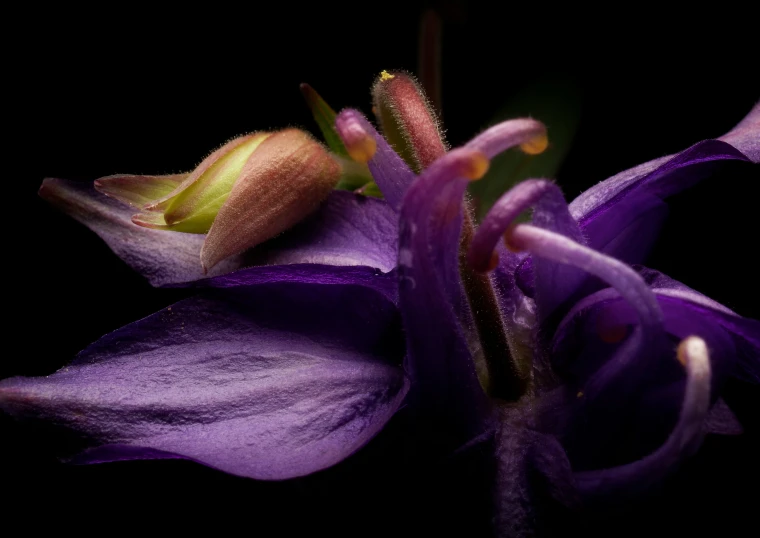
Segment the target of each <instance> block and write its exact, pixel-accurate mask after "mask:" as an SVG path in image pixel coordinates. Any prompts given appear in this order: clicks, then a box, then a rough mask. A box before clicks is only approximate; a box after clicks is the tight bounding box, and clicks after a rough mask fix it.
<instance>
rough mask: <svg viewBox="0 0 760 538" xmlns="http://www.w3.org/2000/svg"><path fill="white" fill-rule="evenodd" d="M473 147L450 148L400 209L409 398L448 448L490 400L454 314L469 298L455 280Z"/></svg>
mask: <svg viewBox="0 0 760 538" xmlns="http://www.w3.org/2000/svg"><path fill="white" fill-rule="evenodd" d="M472 153H473V152H472V151H470V150H461V149H460V150H453V151H451V152H449V153H447V154H446V155H445V156H444V157H442V158H441V159H439V160H438V161H436V162H435V163H433V164H432V165H431V166H430V167H429V168H427V169H426V170H425V171H424V172H423V173H422V174H421V175H420V176H419V178H418V179H417V180H416V181H415V182H414V183H413V184H412V186H411V187H410V189H409V190H408V191H407V194H406V196H405V197H404V203H403V205H402V208H401V230H400V238H399V298H400V302H401V311H402V314H403V319H404V329H405V332H406V341H407V369H408V371H409V373H410V376H411V379H412V383H413V388H414V391H415V395H414V398H413V403H415V404H416V405H417V406H418V410H420V412H421V413H423V415H424V416H425V419H426V422H425V423H424V424H426V425H427V426H429V427H431V428H436V427H438V428H440V431H441V432H445V433H446V434H447V435H449V436H450V438H449V439H447V440H446V442H447V443H449V444H450V445H451V446H452V447H458V446H461V445H464V444H465V443H467V442H468V441H470V440H471V439H472V438H473V437H476V436H477V435H478V434H480V433H482V432H483V429H484V427H485V424H484V417H485V416H486V415H487V401H486V398H485V395H484V393H483V390H482V388H481V386H480V384H479V381H478V378H477V375H476V373H475V367H474V364H473V360H472V357H471V355H470V352H469V351H468V348H467V344H466V342H465V337H464V334H463V332H462V328H461V326H460V324H459V322H458V318H457V311H458V310H459V309H462V308H465V305H466V301H465V299H464V294H463V291H462V286H461V281H460V278H459V234H460V230H461V226H462V199H463V196H464V192H465V189H466V187H467V184H468V181H467V180H466V179H464V178H463V174H462V172H461V170H460V169H459V167H458V161H459V160H460V158H464V159H466V158H467V157H468V156H470V155H471V154H472Z"/></svg>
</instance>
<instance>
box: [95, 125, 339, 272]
mask: <svg viewBox="0 0 760 538" xmlns="http://www.w3.org/2000/svg"><path fill="white" fill-rule="evenodd" d="M341 171H342V168H341V165H340V163H339V162H338V160H337V159H336V157H335V156H333V155H331V154H330V153H329V152H328V151H327V150H326V149H325V148H324V147H323V146H322V145H321V144H319V143H318V142H317V141H316V140H314V139H313V138H312V137H311V136H310V135H308V134H307V133H305V132H303V131H299V130H297V129H287V130H284V131H280V132H276V133H253V134H250V135H246V136H241V137H239V138H236V139H234V140H231V141H230V142H228V143H227V144H225V145H224V146H222V147H221V148H219V149H218V150H216V151H214V152H213V153H212V154H211V155H209V156H208V157H206V158H205V159H204V160H203V161H202V162H201V163H200V164H199V165H198V166H197V167H196V168H195V170H193V171H192V172H191V173H189V174H184V175H174V176H124V175H121V176H109V177H105V178H101V179H99V180H97V181H96V182H95V188H96V189H98V190H99V191H100V192H102V193H104V194H106V195H108V196H111V197H113V198H116V199H118V200H120V201H122V202H124V203H127V204H129V205H131V206H133V207H137V208H138V209H140V210H141V211H142V212H141V213H138V214H137V215H134V216H133V217H132V222H133V223H135V224H137V225H139V226H143V227H146V228H154V229H161V230H169V231H177V232H190V233H208V236H207V237H206V240H205V242H204V246H203V249H202V250H201V264H202V265H203V267H204V270H207V269H210V268H211V267H212V266H214V265H216V264H217V263H218V262H219V261H221V260H222V259H224V258H227V257H228V256H232V255H234V254H238V253H240V252H242V251H243V250H245V249H247V248H250V247H253V246H255V245H257V244H259V243H261V242H262V241H266V240H267V239H270V238H271V237H274V236H275V235H277V234H279V233H281V232H283V231H285V230H286V229H288V228H290V227H291V226H293V225H294V224H296V223H297V222H299V221H300V220H302V219H303V218H304V217H305V216H307V215H308V214H309V213H311V212H312V211H313V210H314V209H316V208H317V206H318V205H319V204H320V202H322V200H324V199H325V198H326V197H327V195H328V194H329V192H330V191H331V190H332V189H333V187H335V184H336V183H337V182H338V180H339V179H340V177H341Z"/></svg>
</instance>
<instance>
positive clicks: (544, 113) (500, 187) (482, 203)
mask: <svg viewBox="0 0 760 538" xmlns="http://www.w3.org/2000/svg"><path fill="white" fill-rule="evenodd" d="M580 108H581V94H580V89H579V88H578V86H577V85H576V84H575V83H574V82H572V81H570V80H567V79H551V80H543V81H540V82H537V83H535V84H532V85H530V86H527V87H525V88H523V89H522V90H521V91H519V92H518V93H517V94H516V95H515V96H514V98H513V99H511V100H510V101H509V102H507V103H506V104H505V105H504V106H502V107H501V108H500V109H499V111H498V112H497V113H496V115H495V116H494V118H493V119H492V120H491V121H490V122H489V123H488V125H487V127H490V126H492V125H495V124H497V123H499V122H502V121H504V120H508V119H512V118H520V117H526V116H529V117H531V118H534V119H537V120H539V121H541V122H543V123H544V125H546V128H547V131H548V136H549V147H548V148H547V149H546V151H544V152H543V153H541V154H539V155H526V154H525V153H523V152H521V151H520V150H519V149H517V148H514V149H510V150H509V151H506V152H504V153H502V154H501V155H499V156H497V157H495V158H494V159H493V160H492V161H491V166H490V168H489V170H488V173H486V175H485V176H484V177H483V179H481V180H480V181H473V182H472V183H471V184H470V187H469V190H470V194H471V195H472V197H473V200H474V202H475V206H476V216H477V218H478V220H480V219H482V218H483V217H484V216H485V214H486V213H487V212H488V210H489V209H490V208H491V206H492V205H493V204H494V202H496V200H498V199H499V197H501V195H502V194H504V193H505V192H506V191H508V190H509V189H510V188H512V187H513V186H514V185H515V184H517V183H519V182H520V181H522V180H524V179H528V178H547V179H555V178H556V175H557V171H558V170H559V167H560V166H561V165H562V162H563V161H564V159H565V156H566V155H567V152H568V151H569V149H570V145H571V143H572V141H573V138H574V136H575V133H576V131H577V129H578V121H579V119H580Z"/></svg>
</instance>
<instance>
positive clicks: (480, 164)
mask: <svg viewBox="0 0 760 538" xmlns="http://www.w3.org/2000/svg"><path fill="white" fill-rule="evenodd" d="M462 164H463V170H462V175H463V176H464V177H466V178H467V179H469V180H471V181H474V180H476V179H480V178H482V177H483V176H484V175H486V172H488V167H489V166H490V165H491V161H489V160H488V157H486V156H485V155H484V154H482V153H480V152H477V153H473V154H472V155H471V156H470V157H469V158H468V159H466V160H465V161H464V162H463V163H462Z"/></svg>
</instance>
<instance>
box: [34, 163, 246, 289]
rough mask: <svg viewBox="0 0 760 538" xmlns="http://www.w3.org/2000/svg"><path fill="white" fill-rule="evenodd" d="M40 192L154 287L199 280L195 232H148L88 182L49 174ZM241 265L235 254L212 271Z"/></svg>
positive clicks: (130, 211) (199, 243)
mask: <svg viewBox="0 0 760 538" xmlns="http://www.w3.org/2000/svg"><path fill="white" fill-rule="evenodd" d="M39 195H40V196H41V197H42V198H44V199H45V200H47V201H48V202H51V203H52V204H54V205H55V206H56V207H58V208H59V209H61V210H62V211H64V212H65V213H67V214H69V215H71V216H72V217H74V218H75V219H76V220H78V221H79V222H81V223H82V224H84V225H85V226H87V227H88V228H89V229H90V230H92V231H93V232H95V233H96V234H98V236H100V238H101V239H103V241H105V242H106V244H107V245H108V246H109V247H110V248H111V250H113V251H114V253H115V254H116V255H117V256H119V257H120V258H121V259H122V260H124V261H125V262H126V263H127V265H129V266H130V267H131V268H132V269H134V270H135V271H137V272H138V273H140V274H141V275H143V276H144V277H145V278H147V279H148V281H149V282H150V283H151V284H152V285H153V286H163V285H165V284H170V283H175V282H187V281H191V280H197V279H199V278H202V277H203V276H204V275H203V271H202V269H201V262H200V251H201V246H202V245H203V240H204V237H205V236H203V235H198V234H189V233H182V232H169V231H163V230H161V231H159V230H152V229H149V228H144V227H141V226H137V225H135V224H133V223H132V220H131V217H132V214H133V213H134V209H131V208H130V207H129V206H126V205H122V204H121V203H119V202H117V201H115V200H112V199H111V198H108V197H107V196H105V195H103V194H101V193H99V192H97V191H96V190H95V189H94V188H93V185H92V184H91V183H81V182H76V181H67V180H64V179H53V178H48V179H46V180H45V181H43V183H42V186H41V187H40V191H39ZM241 266H242V261H241V260H240V259H239V258H233V259H230V260H226V261H225V262H223V263H221V264H219V266H218V267H215V268H214V270H213V271H211V274H212V275H213V274H221V273H224V272H228V271H233V270H235V269H238V268H240V267H241Z"/></svg>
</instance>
